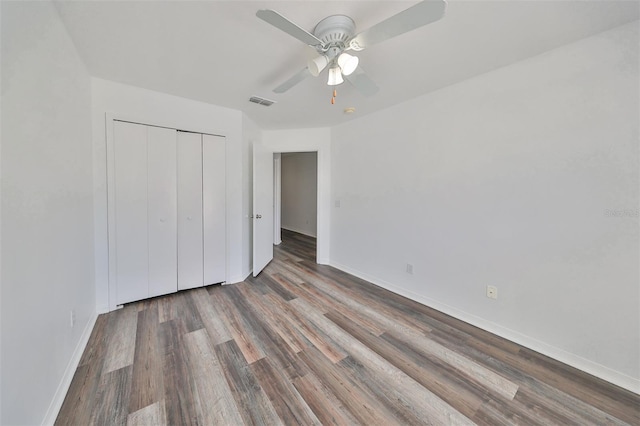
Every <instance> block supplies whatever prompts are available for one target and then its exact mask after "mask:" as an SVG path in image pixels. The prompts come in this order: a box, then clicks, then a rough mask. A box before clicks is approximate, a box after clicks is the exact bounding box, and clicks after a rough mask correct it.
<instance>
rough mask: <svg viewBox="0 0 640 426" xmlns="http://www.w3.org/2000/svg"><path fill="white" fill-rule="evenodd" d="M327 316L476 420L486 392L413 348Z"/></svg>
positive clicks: (331, 314)
mask: <svg viewBox="0 0 640 426" xmlns="http://www.w3.org/2000/svg"><path fill="white" fill-rule="evenodd" d="M325 316H326V317H327V318H329V319H330V320H331V321H333V322H334V323H336V324H337V325H338V326H339V327H340V328H342V329H343V330H345V331H347V332H348V333H349V334H351V335H352V336H353V337H354V338H356V339H358V340H359V341H360V342H362V343H363V344H364V345H366V346H367V347H368V348H370V349H371V350H372V351H375V352H376V353H378V354H379V355H380V356H381V357H383V358H384V359H386V360H387V361H388V362H389V363H390V364H392V365H394V366H396V367H397V368H398V369H400V370H402V371H403V372H404V373H405V374H407V375H408V376H409V377H411V378H412V379H413V380H415V381H416V382H418V383H420V384H421V385H422V386H424V387H425V388H426V389H429V390H430V391H431V392H433V393H434V394H435V395H437V396H438V397H439V398H441V399H442V400H443V401H445V402H447V403H448V404H450V405H451V406H452V407H454V408H455V409H457V410H458V411H460V413H462V414H463V415H465V416H466V417H469V418H471V417H473V416H474V415H475V414H476V411H477V410H478V409H479V408H480V407H481V406H482V404H483V402H484V394H485V392H486V391H485V390H484V389H482V388H480V387H473V386H471V385H469V384H468V383H467V382H465V381H464V378H463V377H461V376H460V375H458V374H455V372H453V371H452V369H451V368H450V367H449V366H447V365H444V366H443V365H442V363H435V362H433V361H432V360H431V359H429V358H428V357H425V356H422V355H421V354H419V353H417V352H416V351H415V350H413V349H412V348H410V347H407V346H405V345H397V344H396V345H392V344H390V343H389V342H387V341H386V340H384V339H382V338H379V337H378V336H375V335H373V334H371V333H367V332H366V331H365V330H362V329H360V328H358V327H357V326H355V325H354V324H353V323H352V322H351V321H350V320H349V319H348V318H347V317H345V316H344V315H342V314H340V313H338V312H329V313H327V314H325ZM443 367H444V368H443Z"/></svg>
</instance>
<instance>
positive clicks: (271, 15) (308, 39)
mask: <svg viewBox="0 0 640 426" xmlns="http://www.w3.org/2000/svg"><path fill="white" fill-rule="evenodd" d="M256 16H257V17H258V18H260V19H262V20H263V21H265V22H267V23H269V24H271V25H273V26H274V27H276V28H278V29H280V30H282V31H284V32H285V33H287V34H289V35H292V36H294V37H295V38H297V39H298V40H300V41H301V42H303V43H304V44H308V45H309V46H317V45H321V44H322V40H320V39H319V38H318V37H316V36H314V35H313V34H311V33H310V32H308V31H306V30H303V29H302V28H300V27H299V26H297V25H296V24H294V23H293V22H291V21H290V20H288V19H287V18H285V17H284V16H282V15H280V14H279V13H278V12H276V11H275V10H270V9H264V10H259V11H257V12H256Z"/></svg>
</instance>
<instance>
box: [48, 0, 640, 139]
mask: <svg viewBox="0 0 640 426" xmlns="http://www.w3.org/2000/svg"><path fill="white" fill-rule="evenodd" d="M56 3H57V5H58V9H59V11H60V15H61V17H62V20H63V22H64V23H65V25H66V26H67V28H68V30H69V33H70V35H71V37H72V38H73V40H74V42H75V44H76V46H77V48H78V50H79V52H80V55H81V56H82V58H83V59H84V61H85V63H86V64H87V67H88V69H89V72H90V73H91V75H93V76H95V77H100V78H104V79H107V80H113V81H117V82H121V83H126V84H131V85H134V86H139V87H144V88H147V89H152V90H156V91H159V92H165V93H169V94H172V95H177V96H182V97H185V98H190V99H195V100H199V101H204V102H207V103H211V104H216V105H220V106H225V107H229V108H234V109H237V110H242V111H244V112H245V113H246V114H247V115H248V116H249V117H251V118H252V119H253V120H254V121H256V122H257V123H258V124H259V125H260V126H261V127H262V128H264V129H281V128H300V127H324V126H332V125H335V124H338V123H341V122H344V121H346V120H349V119H353V118H355V117H358V116H362V115H364V114H367V113H371V112H373V111H376V110H380V109H383V108H386V107H388V106H391V105H394V104H397V103H400V102H402V101H405V100H407V99H411V98H414V97H416V96H419V95H422V94H424V93H427V92H430V91H434V90H437V89H439V88H441V87H444V86H448V85H451V84H454V83H456V82H459V81H462V80H465V79H468V78H470V77H473V76H475V75H478V74H482V73H485V72H487V71H490V70H493V69H496V68H499V67H502V66H505V65H507V64H510V63H513V62H517V61H520V60H523V59H525V58H528V57H531V56H534V55H537V54H540V53H542V52H545V51H547V50H550V49H553V48H555V47H558V46H561V45H563V44H567V43H570V42H572V41H575V40H578V39H581V38H584V37H586V36H589V35H591V34H595V33H598V32H601V31H604V30H607V29H610V28H613V27H616V26H619V25H622V24H624V23H627V22H630V21H634V20H637V19H639V9H640V7H639V3H638V2H636V1H598V2H596V1H576V0H570V1H455V0H452V1H450V2H449V4H448V7H447V12H446V15H445V17H444V18H443V19H442V20H440V21H438V22H436V23H433V24H430V25H428V26H425V27H422V28H419V29H417V30H415V31H413V32H410V33H407V34H404V35H401V36H398V37H396V38H394V39H391V40H388V41H385V42H383V43H380V44H378V45H375V46H372V47H370V48H369V49H367V50H365V51H362V52H360V53H359V54H358V56H359V57H360V64H361V66H362V67H363V68H364V69H365V70H366V72H367V73H368V74H369V76H370V77H371V78H372V79H373V80H374V81H375V82H376V83H377V84H378V86H379V87H380V91H379V92H378V93H377V94H376V95H374V96H372V97H369V98H366V97H363V96H362V95H360V94H359V93H358V92H356V91H355V89H354V88H353V87H351V86H350V85H349V84H348V83H347V82H345V83H343V84H342V85H340V86H337V90H338V96H337V99H336V104H335V105H331V104H330V99H331V95H332V88H331V87H329V86H327V85H326V71H325V72H324V73H323V74H321V75H320V77H318V78H313V77H310V78H308V79H306V80H305V81H303V82H302V83H300V84H299V85H298V86H295V87H294V88H292V89H291V90H289V91H288V92H286V93H284V94H275V93H273V92H272V89H273V88H274V87H276V86H277V85H279V84H280V83H282V82H283V81H285V80H286V79H288V78H289V77H290V76H291V75H293V74H294V73H295V72H297V71H299V70H300V69H302V68H304V66H305V65H306V61H307V59H308V58H309V57H310V56H312V55H313V52H314V51H313V50H312V49H311V48H309V47H307V46H305V45H304V44H302V43H301V42H300V41H298V40H296V39H294V38H293V37H291V36H289V35H287V34H285V33H283V32H282V31H280V30H278V29H276V28H274V27H272V26H270V25H269V24H267V23H265V22H263V21H261V20H260V19H258V18H257V17H256V16H255V13H256V11H257V10H258V9H274V10H276V11H278V12H279V13H281V14H283V15H284V16H286V17H287V18H289V19H291V20H292V21H294V22H296V23H297V24H298V25H299V26H301V27H303V28H305V29H307V30H309V31H312V30H313V28H314V26H315V24H316V23H317V22H318V21H320V20H321V19H322V18H324V17H326V16H328V15H332V14H345V15H349V16H351V17H352V18H353V19H354V20H355V21H356V25H357V30H356V31H357V32H359V31H362V30H364V29H366V28H369V27H370V26H372V25H374V24H376V23H377V22H379V21H381V20H383V19H385V18H387V17H389V16H391V15H393V14H395V13H398V12H400V11H402V10H404V9H406V8H408V7H409V6H411V5H412V4H415V3H416V1H412V2H405V1H382V2H378V1H362V0H361V1H331V0H329V1H240V0H235V1H197V2H192V1H182V0H175V1H136V2H134V1H125V2H122V1H111V0H109V1H60V0H59V1H57V2H56ZM253 95H257V96H262V97H266V98H269V99H272V100H275V101H277V103H276V104H275V105H273V106H271V107H268V108H266V107H264V106H259V105H256V104H253V103H249V102H248V99H249V97H251V96H253ZM345 107H355V108H356V109H357V112H356V113H355V114H352V115H345V114H344V113H343V110H344V108H345Z"/></svg>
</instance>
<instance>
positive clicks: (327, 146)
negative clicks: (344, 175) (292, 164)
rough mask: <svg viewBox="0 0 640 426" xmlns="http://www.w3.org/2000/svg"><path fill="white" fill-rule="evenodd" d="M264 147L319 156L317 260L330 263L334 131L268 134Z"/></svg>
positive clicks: (272, 131)
mask: <svg viewBox="0 0 640 426" xmlns="http://www.w3.org/2000/svg"><path fill="white" fill-rule="evenodd" d="M262 141H263V144H264V145H265V146H266V147H268V148H269V149H270V150H272V151H273V152H311V151H315V152H317V153H318V224H317V234H318V235H317V237H318V240H317V258H316V261H317V262H318V263H321V264H327V263H329V259H330V257H329V256H330V252H329V248H330V246H331V232H330V230H331V228H330V226H331V217H330V215H331V194H330V190H331V129H328V128H316V129H293V130H264V131H263V132H262Z"/></svg>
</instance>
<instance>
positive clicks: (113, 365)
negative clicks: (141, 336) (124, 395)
mask: <svg viewBox="0 0 640 426" xmlns="http://www.w3.org/2000/svg"><path fill="white" fill-rule="evenodd" d="M113 314H114V315H110V317H109V329H111V330H114V331H115V330H117V332H113V333H112V334H110V336H109V337H110V338H109V343H108V345H107V353H106V355H105V360H104V371H103V373H108V372H110V371H115V370H118V369H120V368H123V367H126V366H128V365H131V364H133V355H134V352H135V348H136V331H137V327H138V324H137V322H138V308H137V306H136V305H126V306H124V307H123V308H122V309H119V310H117V311H114V312H113Z"/></svg>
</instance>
